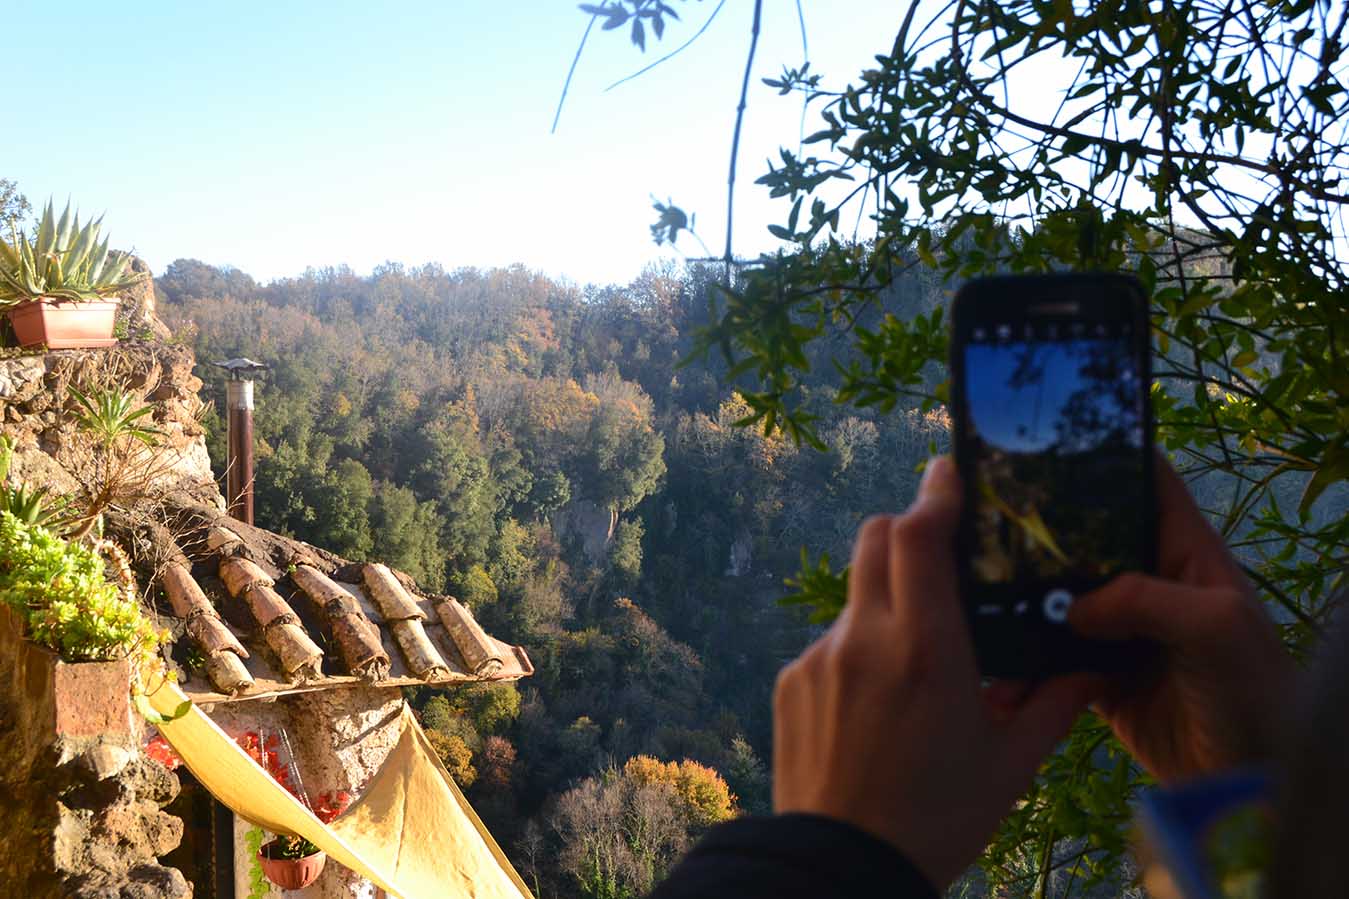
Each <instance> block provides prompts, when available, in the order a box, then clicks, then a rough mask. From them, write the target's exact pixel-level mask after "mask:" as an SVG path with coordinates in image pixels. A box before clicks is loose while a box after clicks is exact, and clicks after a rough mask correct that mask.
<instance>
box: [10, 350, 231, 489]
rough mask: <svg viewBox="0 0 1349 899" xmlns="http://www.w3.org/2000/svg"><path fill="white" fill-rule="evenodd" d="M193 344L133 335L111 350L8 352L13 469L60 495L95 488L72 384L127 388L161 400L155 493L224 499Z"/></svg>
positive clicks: (152, 400) (157, 414)
mask: <svg viewBox="0 0 1349 899" xmlns="http://www.w3.org/2000/svg"><path fill="white" fill-rule="evenodd" d="M193 363H194V359H193V356H192V351H191V350H190V349H189V348H188V347H185V346H176V345H174V344H170V343H164V342H161V341H157V340H129V341H125V342H123V343H122V344H120V345H119V346H117V347H113V348H111V349H106V350H56V351H53V352H50V353H46V354H45V355H32V356H17V357H12V358H7V359H0V419H3V424H0V433H3V434H5V435H6V436H8V437H9V438H10V439H12V440H13V441H14V442H15V444H16V449H15V453H14V461H13V463H12V468H11V471H12V476H13V477H15V478H17V480H18V481H20V482H23V483H26V484H29V485H31V486H43V487H47V488H49V489H50V490H51V491H52V492H53V493H55V494H59V495H72V494H77V493H79V492H80V491H81V489H84V488H87V486H88V477H89V472H88V470H87V458H86V455H85V453H84V452H82V450H81V445H82V441H81V440H80V439H79V435H78V425H77V423H76V419H75V413H76V411H77V406H76V403H75V399H74V396H73V395H72V394H71V392H70V388H72V387H74V388H75V389H78V390H81V391H84V392H88V391H90V390H93V389H97V388H100V387H119V388H122V389H126V390H129V391H132V392H135V393H138V394H141V395H143V396H144V397H145V398H146V400H147V401H148V402H150V403H151V404H152V405H153V406H154V413H153V424H154V427H155V428H156V430H158V431H159V432H160V436H159V438H158V447H157V450H156V457H157V458H156V467H155V471H154V477H153V478H152V480H151V482H150V483H149V484H148V485H147V486H148V488H149V489H150V491H151V492H155V493H158V492H162V493H171V492H175V491H184V492H186V493H187V494H189V495H190V496H191V497H192V498H193V499H195V500H197V501H200V502H206V503H209V504H211V505H219V504H220V503H221V502H222V500H221V497H220V491H219V489H218V487H217V486H216V484H215V480H214V478H213V477H212V474H211V460H210V458H209V457H208V456H207V453H206V440H205V435H204V433H203V431H202V427H201V424H200V423H199V422H198V420H197V414H198V412H199V411H200V410H201V406H202V404H201V400H200V399H199V397H198V395H197V391H198V390H199V389H200V387H201V380H200V379H199V378H197V377H196V376H195V375H193V374H192V366H193Z"/></svg>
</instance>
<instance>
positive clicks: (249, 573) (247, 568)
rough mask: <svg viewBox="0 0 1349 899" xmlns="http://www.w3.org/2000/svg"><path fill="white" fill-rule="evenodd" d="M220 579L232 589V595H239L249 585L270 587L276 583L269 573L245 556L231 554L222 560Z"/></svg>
mask: <svg viewBox="0 0 1349 899" xmlns="http://www.w3.org/2000/svg"><path fill="white" fill-rule="evenodd" d="M220 579H221V580H222V581H224V582H225V587H226V588H227V589H228V590H229V591H230V596H238V595H240V594H241V593H243V592H244V591H246V590H247V589H248V588H249V587H252V586H254V585H255V584H261V585H262V586H264V587H270V586H272V585H273V584H275V583H276V581H274V580H272V579H271V578H270V577H268V576H267V573H266V572H265V571H263V570H262V569H261V568H259V567H258V566H257V565H254V564H253V563H252V562H250V561H249V560H248V559H245V558H244V557H243V556H229V557H227V558H224V559H221V560H220Z"/></svg>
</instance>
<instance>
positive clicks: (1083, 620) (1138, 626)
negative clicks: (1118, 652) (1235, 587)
mask: <svg viewBox="0 0 1349 899" xmlns="http://www.w3.org/2000/svg"><path fill="white" fill-rule="evenodd" d="M1232 602H1233V597H1232V591H1230V590H1227V589H1223V588H1208V587H1191V586H1188V585H1186V584H1179V583H1176V582H1175V581H1167V580H1162V579H1161V578H1156V577H1151V576H1149V575H1144V574H1134V573H1130V574H1122V575H1120V576H1119V577H1117V578H1115V579H1114V580H1113V581H1111V582H1110V583H1108V584H1106V585H1105V586H1104V587H1101V588H1100V589H1098V590H1094V591H1092V592H1091V593H1088V594H1087V595H1085V596H1083V597H1081V598H1080V599H1079V600H1078V601H1077V602H1075V603H1073V605H1072V607H1071V608H1070V609H1069V610H1068V623H1069V624H1070V625H1072V628H1073V630H1075V631H1076V632H1077V633H1079V634H1081V635H1082V636H1084V637H1093V638H1096V639H1101V640H1128V639H1131V638H1135V637H1143V638H1146V639H1149V640H1155V641H1157V642H1159V643H1163V644H1166V645H1168V646H1173V647H1175V646H1181V645H1183V644H1185V643H1188V642H1190V641H1192V640H1194V639H1196V638H1199V637H1203V636H1205V635H1206V634H1211V633H1212V631H1213V629H1214V623H1215V621H1218V620H1221V618H1222V616H1223V612H1224V610H1225V608H1226V607H1227V606H1229V605H1231V604H1232Z"/></svg>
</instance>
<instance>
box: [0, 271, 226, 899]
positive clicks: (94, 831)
mask: <svg viewBox="0 0 1349 899" xmlns="http://www.w3.org/2000/svg"><path fill="white" fill-rule="evenodd" d="M134 268H135V270H137V271H142V272H144V273H145V277H144V279H143V280H142V281H141V283H139V284H137V285H134V286H133V287H132V288H131V289H130V290H129V291H128V295H127V296H126V297H124V298H123V307H122V312H121V313H120V314H119V321H120V323H121V326H122V328H123V330H125V332H126V333H127V334H128V335H129V336H128V337H127V338H125V339H123V341H122V342H121V344H119V345H118V346H116V347H113V348H110V349H100V350H59V351H55V352H49V353H43V354H31V353H24V352H23V351H16V350H3V351H0V433H3V434H4V435H5V436H7V437H8V438H10V439H11V440H12V441H13V442H14V444H15V451H14V455H13V459H12V462H11V467H10V472H11V474H10V477H11V479H12V481H14V482H18V483H23V484H25V485H27V486H28V487H30V488H37V487H46V488H47V489H48V490H49V491H50V492H51V494H52V495H53V496H55V497H63V496H70V497H79V496H81V495H87V494H88V493H89V492H90V490H91V487H92V486H93V484H94V483H95V482H96V480H97V479H96V477H95V475H96V472H94V471H93V470H91V459H92V458H93V457H92V456H91V452H90V441H89V438H88V437H87V435H84V434H82V433H81V431H80V428H79V425H78V422H77V420H76V414H77V412H78V406H77V403H76V401H75V398H74V394H73V393H72V392H71V391H72V388H74V389H77V390H80V391H83V392H86V393H88V392H89V391H91V390H97V389H99V388H104V387H110V388H116V389H120V390H126V391H129V392H132V393H134V394H135V395H137V396H140V397H144V399H145V400H146V401H147V402H148V403H150V404H151V405H152V407H153V413H152V416H148V417H147V418H148V419H149V420H150V422H151V423H152V425H153V427H154V429H155V430H156V431H157V432H158V437H157V445H156V446H155V447H154V449H153V453H152V455H153V461H154V464H153V466H152V467H151V469H150V476H149V477H148V478H147V479H146V480H145V481H144V482H142V483H139V484H138V485H137V502H138V503H142V504H150V505H153V504H154V503H155V502H156V501H157V500H158V499H161V498H167V497H168V496H169V495H171V494H178V495H180V496H183V497H184V498H185V499H187V500H188V501H192V502H197V503H205V504H208V505H212V506H215V507H217V508H221V509H223V507H224V503H223V500H222V498H221V495H220V491H219V489H218V487H217V486H216V483H215V480H214V478H213V476H212V474H211V464H210V459H209V458H208V456H207V453H206V441H205V434H204V432H203V429H202V426H201V424H200V423H199V421H198V413H199V412H200V411H201V408H202V406H201V400H200V399H199V397H198V393H197V392H198V390H199V389H200V387H201V381H200V380H199V379H198V378H196V377H195V376H194V375H193V374H192V367H193V364H194V361H195V360H194V359H193V355H192V351H191V350H190V349H189V348H188V347H186V346H180V345H175V344H173V343H172V342H169V341H167V340H166V338H167V337H168V336H169V331H168V329H167V328H166V327H164V325H163V324H161V323H160V322H159V321H158V319H157V318H156V317H155V315H154V289H153V285H152V284H151V282H150V278H149V271H148V268H146V267H145V265H144V264H143V263H141V262H140V261H139V260H137V261H136V265H135V266H134ZM143 421H144V420H143ZM0 611H3V610H0ZM0 631H4V633H0V842H3V844H4V846H5V852H3V853H0V895H3V896H24V897H33V899H49V897H50V899H57V897H60V899H187V897H190V896H191V895H192V887H191V885H190V884H188V883H187V882H186V880H184V878H183V876H182V874H181V873H180V872H179V871H177V870H175V869H173V868H168V867H165V866H163V865H160V864H159V862H158V861H157V860H158V859H159V858H161V857H163V856H164V855H165V854H167V853H169V852H170V851H172V850H173V849H174V848H175V847H177V846H178V844H179V841H180V839H181V838H182V834H183V822H182V821H181V820H179V819H177V818H175V817H173V816H172V815H169V814H167V813H166V812H164V811H163V807H164V806H165V805H167V804H168V803H169V802H170V801H171V800H172V799H173V798H174V797H175V796H176V795H177V793H178V779H177V776H176V775H175V774H173V773H172V772H171V771H169V770H168V769H166V768H164V767H163V766H162V765H160V764H159V763H158V762H154V761H152V760H150V759H149V758H147V757H146V756H145V755H144V754H143V753H142V751H141V741H142V733H141V728H140V727H139V725H138V719H137V718H136V716H134V715H130V714H125V715H123V716H122V717H123V718H125V719H126V721H125V722H123V725H125V726H123V725H117V726H111V727H109V726H106V722H103V723H102V724H99V723H97V722H96V726H91V727H88V728H86V729H85V730H83V731H81V732H80V733H78V734H74V735H72V734H69V733H63V732H62V729H61V727H60V725H59V723H58V724H57V725H53V724H52V723H51V722H50V721H48V720H46V719H45V718H43V717H42V716H41V715H38V714H36V712H35V710H40V709H43V708H46V707H47V706H48V705H51V703H52V702H57V701H62V700H53V699H52V696H53V695H55V694H59V692H60V690H59V688H57V687H56V686H54V681H53V678H52V677H51V676H50V671H51V670H52V665H53V664H54V662H53V661H52V658H51V654H50V653H46V652H45V651H44V650H39V649H37V648H36V647H34V646H33V645H32V644H31V643H28V642H27V641H26V640H23V639H21V637H20V636H19V634H18V631H17V629H15V628H12V627H11V628H0ZM34 659H37V660H38V661H34ZM44 660H45V661H44ZM43 666H45V668H44V667H43ZM65 668H66V670H83V671H84V672H87V671H91V670H93V669H91V668H89V667H88V666H87V665H73V666H65ZM39 669H42V670H44V671H46V672H48V673H47V674H40V673H37V672H39ZM77 679H78V676H77ZM119 690H120V691H125V690H127V686H126V677H125V674H124V675H123V677H122V679H121V681H120V682H119V683H117V684H104V685H103V688H101V689H99V690H97V691H94V692H95V693H96V694H97V695H88V696H83V697H81V696H80V695H68V696H65V698H64V700H63V701H64V702H65V703H66V707H67V708H71V709H74V711H73V712H72V713H71V714H73V715H75V716H76V717H79V716H80V715H81V713H82V710H83V711H87V710H88V709H91V708H96V707H98V706H99V705H100V700H106V698H107V697H109V696H116V695H118V691H119ZM121 696H122V698H125V693H124V692H123V693H122V694H121ZM48 717H50V716H48Z"/></svg>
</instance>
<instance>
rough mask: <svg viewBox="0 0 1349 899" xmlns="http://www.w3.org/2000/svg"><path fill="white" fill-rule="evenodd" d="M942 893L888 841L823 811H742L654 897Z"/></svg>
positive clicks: (903, 898)
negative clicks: (754, 814) (750, 814)
mask: <svg viewBox="0 0 1349 899" xmlns="http://www.w3.org/2000/svg"><path fill="white" fill-rule="evenodd" d="M723 896H724V897H728V899H729V897H734V899H757V897H764V899H767V897H770V896H771V897H774V899H797V897H800V899H807V897H808V899H835V897H837V899H845V897H846V899H867V897H887V899H938V895H937V891H936V890H935V889H933V888H932V885H931V884H929V883H928V882H927V879H926V878H925V877H923V875H922V874H920V873H919V872H918V869H917V868H915V867H914V866H913V864H912V863H910V862H909V860H908V859H906V858H905V857H904V856H903V854H901V853H900V852H899V851H898V850H896V849H895V848H894V847H893V846H891V845H890V844H889V843H886V842H884V841H882V840H879V839H877V838H876V837H873V836H871V835H870V834H868V833H865V832H863V831H861V830H858V829H857V828H855V827H853V826H852V825H850V824H844V823H843V822H842V821H836V820H834V819H832V818H824V817H820V816H817V815H777V816H774V817H772V818H742V819H740V820H738V821H731V822H729V823H726V824H722V825H720V826H718V827H715V828H713V829H712V830H710V831H708V833H707V835H706V836H705V837H703V839H702V840H701V841H700V842H699V843H698V844H697V845H696V846H694V847H693V849H691V850H690V851H689V854H688V855H687V856H685V857H684V860H683V861H682V862H680V863H679V865H678V866H677V867H676V868H675V869H674V870H673V871H672V872H670V876H669V877H668V878H667V879H666V880H665V881H664V882H663V883H661V884H660V885H659V886H657V887H656V889H655V892H653V893H652V894H651V896H650V899H693V897H699V899H718V897H723Z"/></svg>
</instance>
